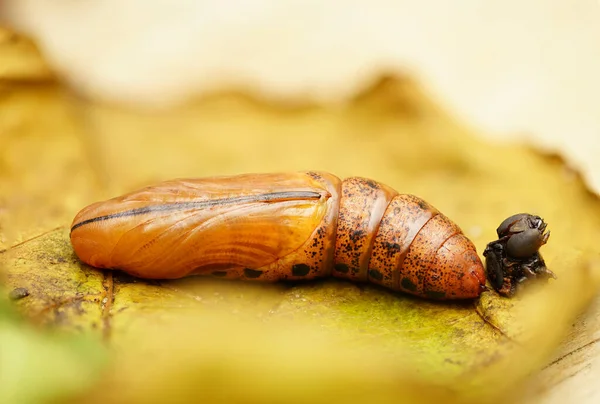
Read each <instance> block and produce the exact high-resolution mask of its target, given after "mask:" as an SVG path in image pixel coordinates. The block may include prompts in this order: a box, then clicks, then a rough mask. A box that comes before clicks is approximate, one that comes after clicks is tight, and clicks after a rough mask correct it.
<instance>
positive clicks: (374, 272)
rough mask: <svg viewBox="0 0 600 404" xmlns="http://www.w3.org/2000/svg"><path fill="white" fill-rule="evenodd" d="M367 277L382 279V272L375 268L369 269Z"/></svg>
mask: <svg viewBox="0 0 600 404" xmlns="http://www.w3.org/2000/svg"><path fill="white" fill-rule="evenodd" d="M369 277H370V278H373V279H375V280H377V281H380V282H381V281H382V280H383V274H382V273H381V272H379V271H378V270H376V269H369Z"/></svg>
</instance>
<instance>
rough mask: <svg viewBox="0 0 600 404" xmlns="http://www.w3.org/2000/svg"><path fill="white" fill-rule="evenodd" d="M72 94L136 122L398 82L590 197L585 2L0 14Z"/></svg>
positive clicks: (253, 5) (142, 4)
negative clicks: (158, 113) (187, 110)
mask: <svg viewBox="0 0 600 404" xmlns="http://www.w3.org/2000/svg"><path fill="white" fill-rule="evenodd" d="M1 7H2V9H1V12H2V16H3V20H4V21H6V22H7V23H9V24H11V25H13V26H15V27H18V28H19V29H20V30H23V31H24V32H26V33H28V34H30V35H31V36H32V37H34V38H35V40H36V41H37V43H38V44H39V45H40V46H41V48H42V50H43V52H44V54H45V56H46V57H47V59H48V60H49V61H50V63H51V64H52V66H53V68H55V69H56V70H57V71H58V72H59V73H60V74H61V75H62V76H63V77H64V78H65V79H66V80H68V81H69V82H70V83H72V85H73V86H75V88H77V90H78V91H80V92H81V93H83V94H86V95H87V96H90V97H93V98H95V99H99V100H103V101H110V102H117V103H124V104H129V105H132V106H134V107H136V108H153V107H164V106H167V105H170V104H173V103H177V102H181V101H183V100H186V99H188V98H190V97H197V96H200V95H204V94H206V93H211V92H214V91H218V90H222V89H224V88H231V87H235V88H246V89H248V90H251V91H253V92H254V93H256V94H260V96H262V97H269V98H275V99H280V100H281V99H284V100H286V102H290V100H294V99H312V100H317V101H319V102H325V103H337V102H344V101H345V100H347V99H348V98H349V97H352V96H353V95H354V94H355V93H356V92H357V91H358V90H360V89H362V88H363V87H364V86H365V85H367V84H368V83H370V82H371V81H372V80H373V77H374V76H376V75H378V74H380V73H390V72H391V73H402V74H405V73H410V74H411V75H412V76H414V77H415V78H418V79H419V80H420V81H421V82H422V83H424V85H425V86H426V87H427V88H428V90H429V91H430V92H431V93H432V94H433V95H435V96H436V97H437V98H438V99H439V100H440V102H441V103H442V104H443V105H444V106H446V107H447V108H450V109H451V110H453V111H455V112H456V114H457V116H459V117H460V118H461V119H463V120H464V121H466V122H468V123H469V124H470V125H473V126H474V127H476V128H478V129H481V130H480V131H479V132H480V133H482V134H484V135H486V136H490V137H493V138H497V139H502V140H503V139H505V138H515V137H516V138H517V139H519V140H521V139H528V140H532V141H534V142H535V143H536V144H538V145H540V146H541V147H545V148H549V149H553V150H560V152H561V153H562V154H565V155H566V156H567V157H568V158H570V159H571V160H572V162H573V164H574V165H576V166H578V167H580V168H581V169H582V170H583V171H585V176H586V177H587V178H588V180H589V181H590V183H591V184H592V185H593V186H594V188H595V189H600V166H599V165H598V164H599V163H598V162H597V159H596V156H597V155H598V153H599V152H600V145H599V144H600V142H599V141H598V139H600V114H598V112H597V111H598V105H599V104H600V75H598V74H597V72H598V71H600V56H599V53H600V24H599V21H600V5H599V3H598V1H597V0H571V1H567V0H529V1H519V0H508V1H486V2H481V1H478V0H463V1H459V2H447V1H440V0H425V1H420V2H414V1H407V0H400V1H388V0H370V1H366V0H365V1H353V2H350V3H345V4H343V5H341V4H340V3H338V2H333V1H330V2H323V1H312V0H309V1H297V0H282V1H277V2H269V1H262V0H237V1H235V0H226V1H194V0H180V1H178V2H175V3H173V2H171V1H166V0H149V1H148V0H143V1H142V0H131V1H128V2H127V3H123V2H120V1H117V0H107V1H103V2H73V1H69V0H57V1H53V2H46V1H43V0H4V1H3V2H2V6H1Z"/></svg>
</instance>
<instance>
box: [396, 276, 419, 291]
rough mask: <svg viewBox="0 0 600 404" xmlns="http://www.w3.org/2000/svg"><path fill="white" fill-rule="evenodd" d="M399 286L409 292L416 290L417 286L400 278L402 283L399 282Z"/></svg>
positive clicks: (408, 280)
mask: <svg viewBox="0 0 600 404" xmlns="http://www.w3.org/2000/svg"><path fill="white" fill-rule="evenodd" d="M400 286H402V287H403V288H404V289H406V290H410V291H411V292H414V291H416V290H417V285H415V284H414V283H412V281H411V280H410V279H408V278H402V281H400Z"/></svg>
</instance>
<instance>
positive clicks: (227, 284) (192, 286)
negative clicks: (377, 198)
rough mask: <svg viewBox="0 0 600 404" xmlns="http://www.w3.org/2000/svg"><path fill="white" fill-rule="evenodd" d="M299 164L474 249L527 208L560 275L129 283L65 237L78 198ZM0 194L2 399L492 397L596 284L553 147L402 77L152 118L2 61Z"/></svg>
mask: <svg viewBox="0 0 600 404" xmlns="http://www.w3.org/2000/svg"><path fill="white" fill-rule="evenodd" d="M2 46H8V45H2ZM17 53H18V52H17ZM10 55H11V56H10V57H13V58H18V57H20V56H19V55H17V56H14V55H13V54H12V53H11V54H10ZM6 58H8V57H6ZM297 170H323V171H329V172H331V173H333V174H335V175H337V176H340V177H348V176H355V175H356V176H363V177H369V178H372V179H375V180H377V181H380V182H383V183H385V184H387V185H389V186H391V187H393V188H394V189H396V190H398V191H399V192H402V193H413V194H415V195H418V196H420V197H422V198H424V199H425V200H427V201H428V202H429V203H431V204H432V205H434V206H435V207H436V208H438V209H439V210H440V211H442V212H444V214H446V215H447V216H448V217H450V218H452V220H454V221H455V222H456V223H458V224H459V225H460V227H461V228H462V229H463V230H464V232H465V234H466V235H467V236H468V237H470V238H471V239H472V240H473V241H474V243H475V244H476V246H477V250H478V252H479V253H480V254H481V252H482V251H483V249H484V247H485V245H486V243H487V242H488V241H491V240H493V239H494V238H495V229H496V227H497V226H498V224H499V223H500V222H501V221H502V220H503V219H504V218H506V217H508V216H509V215H512V214H514V213H519V212H530V213H534V214H538V215H540V216H542V217H544V219H545V220H546V221H547V222H548V223H549V229H550V230H551V232H552V236H551V238H550V241H549V243H548V245H547V246H544V247H543V248H542V254H543V256H544V258H545V259H546V262H547V264H548V266H549V268H550V269H551V270H552V271H554V272H555V273H556V274H557V276H558V279H557V280H556V281H551V282H549V283H548V284H544V285H535V284H534V285H531V286H530V287H528V288H527V289H524V291H523V293H520V294H519V295H518V296H517V297H516V298H514V299H510V300H509V299H505V298H500V297H499V296H497V295H496V294H495V293H494V292H486V293H484V294H483V296H482V298H481V299H480V300H478V301H476V302H453V303H440V302H430V301H425V300H423V299H418V298H413V297H410V296H406V295H402V294H395V293H391V292H388V291H385V290H383V289H381V288H378V287H375V286H371V285H363V284H353V283H349V282H344V281H339V280H337V281H336V280H323V281H311V282H303V283H274V284H261V283H249V282H236V281H228V280H218V279H210V278H204V277H192V278H185V279H181V280H175V281H163V280H153V281H144V280H141V279H136V278H133V277H131V276H128V275H125V274H123V273H121V272H112V271H104V270H98V269H94V268H91V267H89V266H86V265H84V264H82V263H80V262H79V261H78V259H77V257H76V256H75V254H74V252H73V249H72V246H71V244H70V241H69V227H70V225H71V222H72V220H73V217H74V216H75V214H76V213H77V212H78V211H79V210H80V209H81V208H83V207H84V206H86V205H87V204H90V203H93V202H95V201H98V200H101V199H106V198H110V197H114V196H117V195H120V194H122V193H126V192H129V191H132V190H134V189H137V188H139V187H141V186H145V185H151V184H153V183H156V182H158V181H162V180H169V179H173V178H181V177H204V176H213V175H229V174H239V173H256V172H282V171H284V172H285V171H297ZM0 203H1V204H0V210H1V215H0V220H1V222H0V249H1V250H2V255H1V257H2V265H3V280H4V283H5V285H4V286H5V289H4V290H3V292H2V293H3V294H4V295H5V297H6V298H8V295H9V294H10V297H11V299H12V300H11V301H10V303H8V300H6V302H7V303H6V310H5V309H4V308H3V309H2V310H3V311H2V312H1V313H0V314H2V316H4V317H2V322H1V323H0V338H2V341H1V344H0V346H1V349H2V357H1V359H0V365H1V366H2V367H1V368H0V370H1V372H0V401H2V402H5V400H1V399H2V398H6V394H7V393H5V392H7V391H9V392H10V394H11V396H10V398H11V399H12V401H11V402H41V401H44V400H46V399H56V398H57V397H58V398H65V397H69V398H70V400H71V402H86V403H89V402H92V403H95V402H98V403H105V402H116V403H131V402H146V403H152V402H156V403H158V402H167V401H168V402H189V401H190V400H192V401H201V402H215V401H227V402H282V401H285V402H314V403H317V402H331V401H332V400H336V399H337V400H341V401H342V402H358V401H360V402H390V403H391V402H394V403H396V402H415V403H418V402H465V403H469V402H472V403H485V402H490V403H491V402H498V401H501V400H504V401H505V402H506V400H508V401H510V400H513V399H516V398H518V397H520V396H521V394H522V392H523V391H524V389H523V387H524V385H525V383H526V381H527V380H528V377H530V376H531V374H532V373H534V372H535V371H537V370H538V369H539V368H541V367H543V366H544V365H545V364H547V363H548V362H549V361H550V360H551V357H552V354H553V352H555V349H556V348H557V347H558V346H559V343H560V341H561V338H563V337H564V336H565V335H566V334H565V333H566V332H567V330H568V329H569V327H570V324H571V323H572V322H573V320H574V318H575V317H576V315H577V314H578V313H580V312H581V310H582V309H584V308H585V307H586V306H587V305H588V304H589V302H590V301H591V299H592V297H593V296H594V294H595V292H596V290H597V288H598V285H599V265H598V262H597V251H598V250H597V242H596V240H598V238H599V236H600V204H599V202H598V200H597V198H596V196H595V195H592V194H591V193H590V192H588V191H587V190H586V188H585V186H584V185H583V183H582V181H581V180H580V178H579V176H578V175H577V174H576V173H574V172H573V171H572V170H569V169H568V167H566V166H565V164H564V163H563V162H562V161H561V159H560V158H558V157H552V156H546V155H542V154H540V153H538V152H536V151H534V150H532V149H530V148H528V147H525V146H520V145H500V144H490V143H488V142H484V141H482V140H481V138H479V137H477V136H475V135H473V134H472V133H470V132H469V130H468V129H466V126H465V125H462V124H461V123H459V122H456V121H455V120H453V119H452V118H450V117H449V116H448V115H447V114H446V113H445V112H444V111H442V110H440V108H439V107H438V106H437V105H436V104H435V103H434V102H433V101H431V100H429V99H428V98H427V97H426V96H425V95H423V93H422V92H421V90H420V88H419V86H418V85H417V84H415V83H414V82H413V81H411V80H410V79H408V78H403V77H396V78H388V79H384V80H381V81H379V82H377V83H376V84H375V85H374V86H372V87H371V88H369V89H368V90H367V91H365V92H364V93H363V94H361V95H360V96H357V97H356V99H355V100H353V101H352V102H350V103H349V104H348V105H345V106H343V107H336V108H333V107H331V108H330V107H318V106H313V105H304V106H298V105H296V106H280V105H272V104H268V103H266V102H262V101H257V100H255V99H252V98H251V97H249V96H244V95H241V94H220V95H215V96H214V97H210V98H204V99H201V100H196V101H194V102H190V103H189V104H188V105H186V106H184V107H181V108H178V109H176V110H170V111H160V112H155V113H151V114H150V113H143V112H135V111H127V110H123V109H120V108H118V107H116V106H107V105H96V104H93V103H91V102H89V101H84V100H81V99H78V98H77V97H74V96H73V95H72V94H69V93H67V92H66V90H65V88H64V87H63V86H62V85H61V84H59V83H57V82H48V81H46V82H39V83H37V84H32V83H27V84H23V82H22V80H21V79H19V80H16V79H11V78H10V77H9V78H8V79H6V80H5V81H4V84H3V85H2V87H0ZM272 228H273V229H276V228H277V226H276V225H273V226H272ZM210 242H213V243H218V240H210ZM173 248H176V246H173ZM3 304H4V303H3ZM14 310H16V311H17V312H18V313H19V316H21V319H20V320H19V319H18V316H16V315H15V314H14V313H13V314H10V315H9V314H5V313H12V311H14ZM56 335H59V336H60V337H57V336H56ZM98 340H102V341H103V342H102V344H100V343H99V342H98ZM73 341H78V342H77V343H74V342H73ZM13 349H21V350H22V351H21V352H28V353H29V354H28V355H33V356H35V361H34V362H31V358H30V357H27V355H25V357H24V356H17V355H6V352H13V351H11V350H13ZM573 349H576V347H573ZM15 352H17V351H15ZM567 354H568V352H567ZM36 363H37V364H43V366H37V365H36ZM24 366H26V367H27V369H28V370H29V371H31V372H32V373H30V372H29V371H27V372H26V371H24V368H23V367H24ZM11 369H12V370H11ZM14 369H18V372H17V371H15V370H14ZM100 369H101V370H102V371H100ZM7 375H17V376H15V377H7ZM25 377H27V379H24V378H25ZM52 377H53V378H52ZM24 380H26V381H28V382H27V383H23V381H24ZM48 380H54V381H55V382H54V383H49V382H48ZM2 394H5V396H2ZM9 401H10V400H9ZM9 401H6V402H9Z"/></svg>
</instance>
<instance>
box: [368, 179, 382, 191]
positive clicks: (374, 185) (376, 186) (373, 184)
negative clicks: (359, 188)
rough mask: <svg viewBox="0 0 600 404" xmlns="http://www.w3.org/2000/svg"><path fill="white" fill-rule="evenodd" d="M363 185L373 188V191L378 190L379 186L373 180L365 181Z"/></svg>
mask: <svg viewBox="0 0 600 404" xmlns="http://www.w3.org/2000/svg"><path fill="white" fill-rule="evenodd" d="M365 185H367V186H369V187H371V188H373V189H379V185H377V183H376V182H375V181H373V180H368V179H367V180H365Z"/></svg>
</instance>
